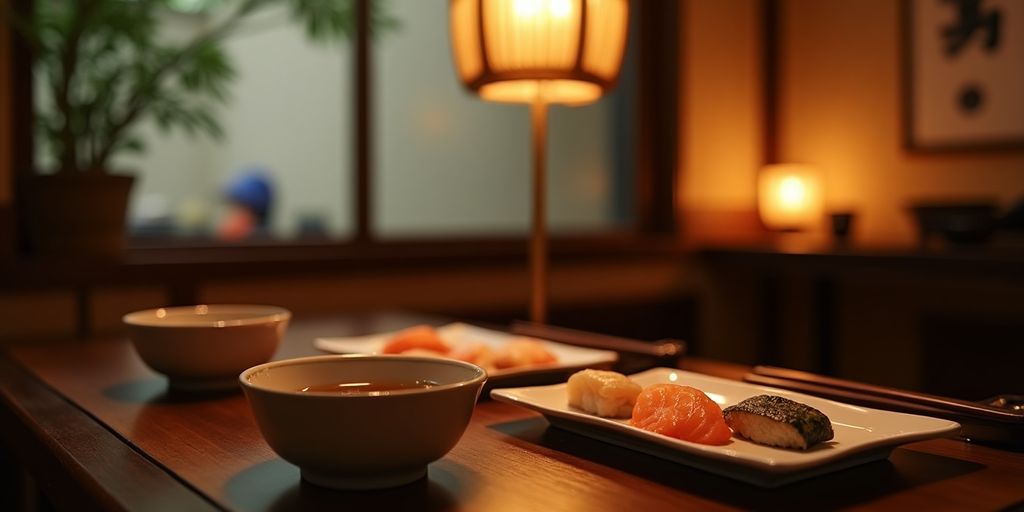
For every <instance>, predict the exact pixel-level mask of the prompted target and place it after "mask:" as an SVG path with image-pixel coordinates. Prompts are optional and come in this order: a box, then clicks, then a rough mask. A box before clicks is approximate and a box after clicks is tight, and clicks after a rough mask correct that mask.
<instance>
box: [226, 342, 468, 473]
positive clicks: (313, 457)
mask: <svg viewBox="0 0 1024 512" xmlns="http://www.w3.org/2000/svg"><path fill="white" fill-rule="evenodd" d="M486 379H487V374H486V372H484V370H483V369H482V368H480V367H477V366H474V365H472V364H469V363H464V362H461V361H454V360H448V359H438V358H431V357H412V356H359V355H356V356H316V357H305V358H300V359H291V360H285V361H275V362H272V363H267V364H263V365H260V366H257V367H255V368H250V369H248V370H246V371H245V372H243V373H242V375H240V376H239V380H240V381H241V383H242V389H243V390H244V391H245V394H246V396H247V397H248V399H249V405H250V406H251V407H252V412H253V415H254V416H255V417H256V423H257V424H259V427H260V431H261V432H262V433H263V437H264V438H265V439H266V440H267V443H268V444H269V445H270V447H271V448H273V449H274V451H275V452H277V454H278V455H280V456H281V458H283V459H284V460H286V461H288V462H291V463H292V464H295V465H296V466H299V468H301V470H302V478H303V479H305V480H306V481H308V482H310V483H313V484H316V485H320V486H324V487H330V488H333V489H382V488H386V487H395V486H399V485H403V484H407V483H410V482H413V481H415V480H418V479H420V478H423V477H424V476H425V475H426V473H427V464H429V463H430V462H433V461H435V460H437V459H440V458H441V457H443V456H444V454H446V453H448V451H449V450H451V449H452V447H453V446H455V443H457V442H458V441H459V438H460V437H462V433H463V431H465V429H466V426H467V425H468V424H469V420H470V417H471V416H472V415H473V407H474V406H475V405H476V400H477V398H478V397H479V395H480V389H481V388H482V387H483V384H484V381H485V380H486ZM423 380H429V381H433V382H435V383H437V385H435V386H433V387H430V388H425V389H423V388H420V389H403V390H398V391H370V392H362V393H352V394H338V393H308V392H302V391H300V390H301V389H303V388H305V387H307V386H322V385H328V384H337V383H359V382H370V383H383V382H406V383H408V382H415V381H423Z"/></svg>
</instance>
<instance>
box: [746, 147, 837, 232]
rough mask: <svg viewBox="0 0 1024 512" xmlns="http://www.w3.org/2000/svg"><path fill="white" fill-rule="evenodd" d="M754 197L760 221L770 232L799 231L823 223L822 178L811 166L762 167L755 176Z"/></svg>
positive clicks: (784, 165) (779, 165)
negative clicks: (755, 195)
mask: <svg viewBox="0 0 1024 512" xmlns="http://www.w3.org/2000/svg"><path fill="white" fill-rule="evenodd" d="M757 194H758V197H757V209H758V213H759V214H760V216H761V222H763V223H764V225H765V227H767V228H769V229H775V230H783V231H799V230H804V229H809V228H813V227H815V226H816V225H818V224H819V223H820V222H821V220H822V215H823V204H822V186H821V177H820V172H818V169H817V168H816V167H814V166H810V165H803V164H776V165H768V166H765V167H764V168H762V169H761V173H760V174H759V176H758V180H757Z"/></svg>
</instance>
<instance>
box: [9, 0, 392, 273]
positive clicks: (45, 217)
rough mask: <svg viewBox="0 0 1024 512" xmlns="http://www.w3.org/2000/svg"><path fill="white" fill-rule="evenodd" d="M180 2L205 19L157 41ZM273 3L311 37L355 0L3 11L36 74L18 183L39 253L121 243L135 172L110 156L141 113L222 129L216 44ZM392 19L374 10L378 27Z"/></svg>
mask: <svg viewBox="0 0 1024 512" xmlns="http://www.w3.org/2000/svg"><path fill="white" fill-rule="evenodd" d="M5 5H6V4H5ZM176 6H177V7H181V6H191V7H195V6H205V7H206V8H208V9H210V10H211V11H212V12H211V13H210V14H209V17H208V19H209V20H210V23H209V24H208V26H207V28H205V29H204V30H202V31H199V32H197V33H195V34H194V35H193V36H192V37H191V38H190V39H188V40H186V41H177V42H167V41H162V40H161V38H160V37H158V34H159V32H160V30H159V24H160V22H161V20H162V19H163V17H164V16H167V15H168V14H169V12H170V11H169V10H170V9H171V8H174V7H176ZM274 6H284V7H286V8H287V9H289V10H290V12H291V15H292V18H293V20H295V21H297V22H300V23H302V24H303V25H304V26H305V30H306V33H307V35H308V36H309V37H310V38H311V39H313V40H317V41H333V40H338V39H343V38H346V37H349V36H351V35H352V34H353V33H354V27H355V2H354V0H187V1H183V0H36V2H35V5H34V10H33V13H32V15H31V16H29V17H24V16H19V15H18V14H17V13H15V12H12V11H10V10H7V11H5V12H4V14H5V16H4V18H5V19H6V20H7V21H9V22H10V23H11V25H12V26H13V27H14V28H15V30H16V31H17V33H18V34H20V35H21V36H22V37H23V38H24V39H25V40H26V41H27V42H28V44H29V47H30V48H31V51H32V53H33V57H34V76H35V78H36V80H37V86H36V87H35V90H36V91H37V93H36V94H38V98H37V101H36V108H35V125H36V126H35V128H36V133H37V139H38V141H39V147H40V149H41V153H40V154H41V156H43V157H44V158H43V159H42V162H43V164H42V165H41V166H40V167H43V168H41V169H38V171H39V172H38V173H36V174H34V175H31V176H28V177H27V178H26V179H25V180H22V181H21V182H20V183H19V190H20V192H19V193H20V194H21V197H22V198H24V201H22V202H21V204H22V205H24V209H23V214H24V215H25V218H26V228H27V231H28V238H29V242H30V244H31V245H32V249H33V250H34V251H35V252H37V253H42V254H54V253H63V254H67V253H74V254H75V255H77V256H90V255H91V256H106V257H109V256H117V255H118V254H119V253H120V252H121V248H122V245H123V239H124V224H125V211H126V209H127V203H128V195H129V191H130V189H131V185H132V182H133V180H134V178H133V177H132V176H130V175H126V174H123V173H119V172H116V171H117V170H116V169H114V167H115V164H114V163H112V162H113V161H114V158H115V157H116V156H117V155H119V154H122V153H128V152H139V151H144V149H145V145H144V141H143V140H142V139H140V138H138V137H137V135H136V134H135V133H134V132H135V129H136V128H137V127H138V125H139V123H140V122H141V121H143V120H145V119H152V120H154V121H155V122H156V124H157V126H159V127H160V128H161V129H163V130H176V129H181V130H185V131H186V132H188V133H190V134H197V135H207V136H212V137H220V136H221V129H220V126H219V124H218V122H217V119H216V117H215V116H214V114H213V112H214V107H216V106H217V104H219V103H222V102H223V101H224V100H225V99H226V98H227V96H228V88H229V85H230V82H231V80H232V79H233V77H234V70H233V67H232V63H231V60H230V58H229V55H228V54H226V53H225V52H224V50H223V49H222V45H221V43H222V42H223V40H224V39H225V38H227V37H230V36H231V34H232V33H233V32H234V31H235V30H236V29H237V28H238V27H239V26H240V25H241V24H242V22H243V21H244V20H246V19H247V18H250V17H251V16H252V15H254V14H256V13H258V12H260V11H263V10H265V9H268V8H271V7H274ZM392 23H393V22H392V21H391V20H389V19H387V18H386V17H385V16H384V15H383V14H380V13H378V12H374V16H373V26H374V27H375V28H378V27H380V26H381V25H389V24H392ZM38 160H40V159H37V161H38Z"/></svg>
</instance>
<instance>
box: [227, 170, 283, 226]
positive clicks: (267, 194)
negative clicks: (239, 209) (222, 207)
mask: <svg viewBox="0 0 1024 512" xmlns="http://www.w3.org/2000/svg"><path fill="white" fill-rule="evenodd" d="M224 195H225V197H227V198H228V199H229V200H231V201H233V202H235V203H237V204H240V205H242V206H245V207H246V208H249V209H250V210H252V212H253V213H254V214H255V215H256V217H257V218H258V219H259V222H260V225H261V226H265V225H266V223H267V220H268V219H269V217H270V209H271V206H272V205H273V202H274V190H273V186H272V185H271V182H270V179H269V178H268V177H267V172H266V170H265V169H263V168H260V167H252V168H248V169H245V170H243V171H242V172H241V173H239V174H238V176H236V177H235V178H234V179H232V180H231V181H229V182H228V184H227V186H226V187H225V188H224Z"/></svg>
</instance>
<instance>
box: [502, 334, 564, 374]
mask: <svg viewBox="0 0 1024 512" xmlns="http://www.w3.org/2000/svg"><path fill="white" fill-rule="evenodd" d="M556 362H558V358H556V357H555V355H554V354H552V353H551V352H549V351H548V349H546V348H544V344H543V343H541V342H539V341H537V340H534V339H530V338H518V339H516V340H513V341H510V342H508V344H507V345H505V346H504V347H502V348H501V349H500V350H499V351H498V353H497V354H496V355H495V357H494V367H495V368H498V369H502V368H512V367H515V366H537V365H542V364H550V363H556Z"/></svg>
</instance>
